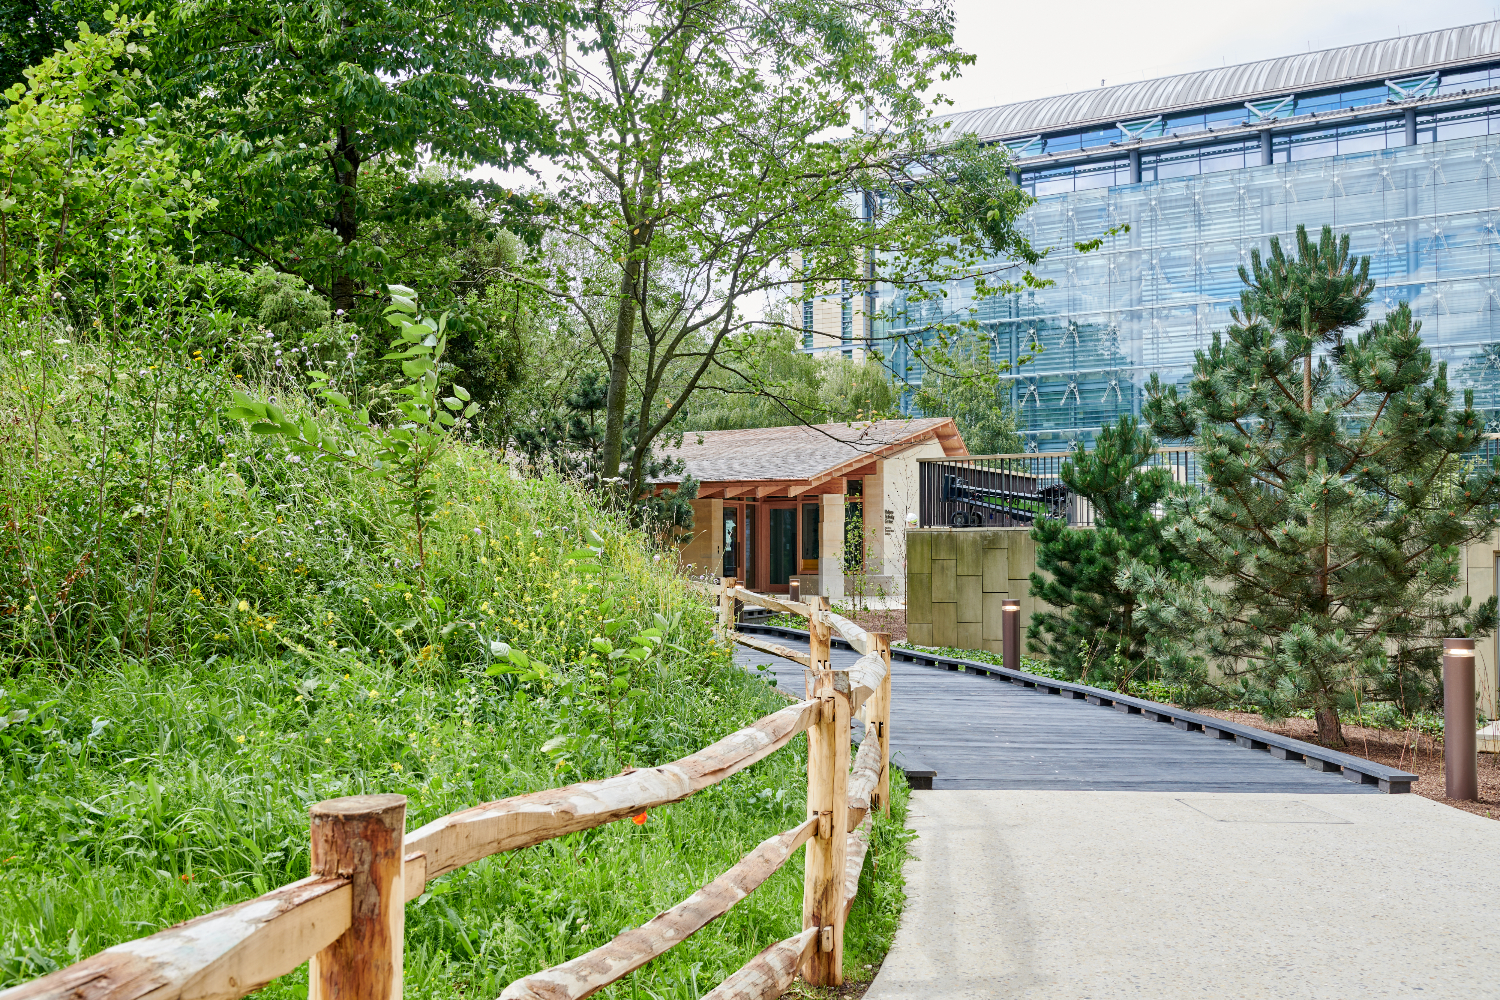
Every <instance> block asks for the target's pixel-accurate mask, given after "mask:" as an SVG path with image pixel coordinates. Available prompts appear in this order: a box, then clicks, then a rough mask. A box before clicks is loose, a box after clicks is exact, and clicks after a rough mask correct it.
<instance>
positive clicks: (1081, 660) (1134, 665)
mask: <svg viewBox="0 0 1500 1000" xmlns="http://www.w3.org/2000/svg"><path fill="white" fill-rule="evenodd" d="M1153 445H1154V442H1153V440H1152V437H1151V434H1150V433H1149V432H1148V431H1146V429H1145V428H1143V427H1141V426H1140V424H1139V423H1138V422H1137V421H1136V419H1135V418H1134V417H1128V416H1127V417H1121V418H1120V421H1119V423H1118V424H1116V425H1115V426H1113V427H1105V428H1104V429H1103V430H1101V431H1100V433H1099V436H1098V438H1097V439H1096V441H1095V445H1094V450H1093V451H1092V452H1089V451H1085V450H1084V447H1083V445H1081V444H1080V445H1079V446H1078V450H1077V451H1075V452H1074V453H1073V455H1072V457H1071V458H1070V459H1069V460H1068V461H1066V462H1064V463H1063V466H1062V479H1063V482H1065V483H1067V485H1068V488H1069V489H1071V490H1073V492H1075V493H1077V494H1079V495H1080V496H1082V497H1084V498H1085V499H1087V500H1088V501H1089V503H1090V504H1092V505H1093V508H1094V527H1093V528H1074V527H1069V526H1068V524H1067V522H1066V521H1065V520H1062V519H1060V518H1044V519H1040V520H1038V521H1037V523H1036V525H1035V527H1033V528H1032V529H1031V537H1032V538H1034V539H1035V540H1036V559H1037V566H1038V567H1039V568H1040V569H1041V570H1043V571H1045V572H1046V573H1047V576H1046V577H1043V576H1042V575H1041V574H1040V573H1032V574H1031V594H1032V596H1033V597H1035V598H1037V599H1038V600H1039V601H1046V602H1047V603H1048V604H1050V605H1052V607H1054V608H1056V609H1057V610H1056V611H1047V612H1039V613H1037V614H1035V615H1033V616H1032V619H1031V625H1030V626H1029V628H1028V630H1027V645H1028V646H1029V647H1030V648H1031V650H1032V651H1033V652H1035V653H1039V654H1041V655H1044V656H1046V657H1047V658H1048V660H1049V661H1050V662H1051V663H1052V664H1053V665H1054V666H1056V667H1060V668H1061V669H1062V670H1064V671H1066V672H1067V674H1068V676H1069V677H1076V678H1081V679H1083V680H1085V681H1090V682H1100V681H1103V682H1107V683H1110V684H1112V685H1113V686H1114V687H1115V689H1116V690H1128V689H1129V687H1130V685H1131V684H1132V683H1139V682H1140V681H1144V680H1146V679H1149V678H1148V672H1149V661H1148V659H1147V655H1148V654H1147V642H1146V639H1147V637H1146V634H1145V631H1144V629H1143V628H1142V625H1141V622H1140V621H1139V618H1138V615H1137V613H1136V612H1137V609H1138V607H1139V603H1140V596H1139V595H1138V594H1137V593H1136V592H1135V590H1134V589H1133V588H1131V587H1130V586H1128V585H1127V586H1125V587H1122V586H1121V585H1120V581H1119V580H1118V575H1119V571H1120V568H1121V565H1122V564H1123V563H1125V562H1127V561H1138V562H1141V563H1143V564H1146V565H1150V566H1155V567H1158V568H1160V569H1161V570H1162V572H1163V573H1164V574H1165V576H1166V577H1168V578H1170V579H1179V578H1183V577H1185V576H1187V575H1190V574H1191V567H1190V565H1189V564H1188V563H1187V562H1185V561H1184V560H1183V559H1182V558H1181V557H1180V556H1179V555H1178V553H1177V552H1176V549H1175V548H1174V546H1173V545H1172V544H1171V543H1169V542H1167V541H1166V540H1165V539H1164V538H1163V536H1162V531H1163V523H1162V521H1161V520H1160V519H1159V518H1158V517H1157V516H1156V509H1157V505H1158V504H1160V503H1161V502H1162V501H1163V499H1164V498H1166V497H1167V495H1168V494H1170V493H1171V492H1172V491H1173V489H1174V484H1173V481H1172V472H1171V470H1170V469H1166V468H1154V469H1148V468H1146V467H1145V466H1146V463H1147V462H1149V461H1150V459H1151V453H1152V448H1153Z"/></svg>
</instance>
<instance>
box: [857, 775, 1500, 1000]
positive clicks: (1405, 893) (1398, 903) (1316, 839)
mask: <svg viewBox="0 0 1500 1000" xmlns="http://www.w3.org/2000/svg"><path fill="white" fill-rule="evenodd" d="M1246 752H1247V753H1248V752H1250V751H1246ZM908 822H909V823H910V825H911V827H912V829H914V830H915V831H916V832H917V840H916V842H915V843H914V844H913V845H912V849H913V852H914V854H915V858H914V860H912V861H911V862H909V863H908V864H907V866H906V871H905V874H906V883H907V884H906V892H907V903H906V909H905V911H904V912H903V913H902V916H901V925H900V928H899V929H898V930H897V932H896V939H895V943H894V945H893V946H892V948H891V951H890V953H889V955H888V956H887V957H886V960H885V964H884V965H883V966H882V967H881V970H880V973H879V975H878V976H876V978H875V982H874V983H873V984H872V985H871V987H870V990H869V992H868V993H866V994H865V1000H915V998H921V1000H959V998H964V1000H976V998H991V997H994V998H999V997H1006V998H1009V997H1025V998H1027V1000H1064V998H1066V1000H1105V998H1115V997H1130V998H1134V1000H1141V998H1161V1000H1178V998H1185V997H1214V998H1221V997H1231V998H1235V1000H1246V998H1259V997H1278V998H1279V997H1296V998H1318V1000H1322V998H1328V1000H1353V998H1356V997H1358V998H1364V997H1372V998H1373V997H1426V998H1433V997H1443V998H1469V997H1493V996H1500V940H1497V938H1496V935H1495V930H1494V929H1495V927H1496V926H1497V925H1500V893H1497V892H1496V891H1495V889H1494V878H1493V876H1492V875H1491V869H1492V868H1493V864H1492V862H1491V860H1490V859H1492V858H1494V857H1496V856H1497V852H1500V823H1497V822H1496V821H1494V820H1491V819H1485V818H1484V817H1481V816H1474V815H1472V814H1470V813H1466V812H1461V811H1459V810H1457V809H1453V808H1450V807H1448V806H1444V805H1442V804H1440V803H1437V802H1433V801H1431V800H1429V799H1424V798H1422V797H1420V796H1417V795H1380V794H1376V795H1349V796H1331V795H1321V796H1304V795H1262V794H1248V795H1247V794H1238V795H1234V794H1231V795H1225V794H1180V793H1176V792H1062V791H971V792H939V791H931V792H913V793H912V804H911V812H910V816H909V820H908Z"/></svg>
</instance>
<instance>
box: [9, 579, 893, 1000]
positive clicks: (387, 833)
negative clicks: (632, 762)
mask: <svg viewBox="0 0 1500 1000" xmlns="http://www.w3.org/2000/svg"><path fill="white" fill-rule="evenodd" d="M695 586H696V587H698V588H699V589H700V590H704V591H707V592H708V593H710V594H711V595H712V596H715V597H717V598H718V599H719V605H720V622H719V624H720V633H721V635H722V636H723V637H724V638H725V639H726V640H728V641H738V642H742V643H745V644H747V645H752V646H755V647H756V648H757V649H766V648H767V647H769V646H771V645H772V644H770V643H762V642H760V641H759V640H753V639H751V638H750V637H749V636H741V635H739V634H738V633H737V632H735V630H734V608H735V602H736V601H742V602H745V603H750V604H758V605H761V606H763V607H767V608H770V609H771V610H773V611H780V612H785V613H789V614H794V615H799V616H802V617H804V618H806V619H807V625H808V632H809V635H810V637H811V652H810V654H808V655H806V656H804V655H802V654H799V653H794V652H793V651H791V650H788V649H785V648H784V647H777V648H776V649H773V650H769V651H772V652H777V651H779V655H784V656H789V657H790V658H791V659H794V660H796V661H797V662H799V663H803V664H804V665H805V666H807V667H808V675H807V676H808V681H807V690H806V692H805V697H804V698H803V699H802V700H800V701H798V702H797V703H796V704H793V705H790V706H788V707H786V708H784V709H782V710H781V711H779V712H774V713H772V714H771V715H767V716H765V717H764V718H762V719H759V720H758V721H756V722H755V723H753V724H752V725H749V726H747V727H745V728H744V729H741V730H739V731H738V732H736V733H731V734H730V735H728V736H726V737H724V738H723V739H721V740H719V741H718V742H717V743H714V744H713V745H711V746H708V747H705V748H703V749H702V750H699V751H698V752H697V753H694V754H691V755H689V756H687V757H684V758H682V759H681V760H678V761H675V762H673V763H671V764H665V765H662V766H660V767H647V768H634V769H627V770H626V771H625V772H623V773H621V774H618V775H616V776H614V777H612V778H605V779H603V780H601V781H586V782H582V783H579V784H576V785H568V786H566V787H564V788H552V789H546V790H544V791H540V792H532V793H530V794H527V795H517V796H514V797H512V798H508V799H501V800H499V801H497V802H487V803H485V804H483V805H478V806H473V807H471V808H469V809H464V810H460V811H459V812H455V813H450V814H449V815H447V816H444V817H442V818H440V819H435V820H433V821H432V822H431V823H428V824H427V825H425V826H422V827H419V828H417V829H416V830H413V831H411V832H410V833H407V832H406V797H405V796H402V795H358V796H353V797H351V798H342V799H330V800H328V801H326V802H320V803H318V804H317V805H315V806H313V807H312V809H311V810H310V813H311V838H312V843H311V854H312V874H311V875H310V876H308V877H307V878H305V879H302V880H301V881H300V882H293V883H292V884H291V885H285V886H282V887H281V888H279V889H274V890H272V891H271V892H268V893H266V894H265V895H263V896H259V897H257V898H255V899H251V900H248V901H246V902H243V903H239V904H237V905H235V906H230V907H227V908H225V909H223V910H219V911H217V912H214V913H210V914H207V915H205V916H202V917H198V918H196V919H194V920H189V921H187V922H186V923H182V924H178V925H177V926H175V927H169V928H167V929H166V930H164V931H161V932H159V933H157V934H153V935H151V936H150V937H145V938H139V939H137V940H134V941H127V942H125V943H124V944H118V945H115V946H114V947H112V948H107V949H105V950H104V951H101V952H99V953H98V954H97V955H94V956H93V957H91V958H87V959H85V960H83V961H82V962H79V963H77V964H76V965H70V966H68V967H67V968H65V969H59V970H58V971H56V972H53V973H50V974H49V975H46V976H43V977H41V978H40V979H34V980H32V981H31V982H28V983H23V984H22V985H20V986H16V987H13V988H11V989H8V990H5V991H3V992H0V1000H236V998H238V997H242V996H245V995H246V994H248V993H251V992H253V991H255V990H257V989H259V988H260V987H262V986H264V985H265V984H267V983H269V982H270V981H271V980H272V979H275V978H276V977H277V976H281V975H285V974H286V973H289V972H291V971H292V970H294V969H296V968H297V967H298V966H299V965H301V964H302V963H303V962H309V961H310V963H311V967H310V969H309V975H308V981H309V989H308V997H309V1000H400V997H401V986H402V961H401V960H402V946H403V936H404V927H405V905H406V903H407V902H408V901H410V900H413V899H415V898H417V897H418V896H419V895H421V893H422V891H423V888H424V887H425V886H426V885H427V883H428V882H431V881H432V880H433V879H435V878H437V877H438V876H440V875H443V874H445V873H447V872H451V871H454V870H455V869H458V868H462V867H463V866H464V865H467V864H470V863H472V862H474V861H478V860H479V859H481V858H484V857H488V856H490V855H492V854H498V853H500V852H501V851H514V850H519V849H520V848H523V847H531V846H533V845H535V844H540V843H542V842H543V841H547V840H551V839H552V838H554V837H561V836H564V835H566V834H569V833H575V832H577V831H579V830H588V829H591V828H593V827H597V826H602V825H603V824H605V823H612V822H615V821H616V820H620V819H624V818H626V817H628V816H634V815H639V814H640V813H641V812H642V811H643V810H646V809H649V808H653V807H656V806H664V805H667V804H669V803H672V802H678V801H681V800H682V799H685V798H687V797H688V796H689V795H692V794H693V793H694V792H697V791H701V790H702V789H704V788H707V787H708V786H710V785H713V784H715V783H717V782H720V781H723V780H724V779H725V778H727V777H729V776H730V775H732V774H735V773H737V772H739V771H742V770H744V769H745V768H747V767H749V766H750V765H751V764H754V763H755V762H756V761H758V760H762V759H763V758H765V757H768V756H770V755H771V754H772V753H774V752H776V751H777V750H779V749H781V748H782V747H784V746H786V745H787V744H788V743H789V742H791V740H792V738H793V737H794V736H796V735H797V734H798V733H802V732H806V733H807V734H808V763H807V809H808V813H807V818H806V820H805V821H803V822H802V823H801V824H799V825H798V826H796V827H794V828H793V829H791V830H787V831H785V832H784V833H779V834H777V835H776V836H774V837H771V838H770V839H769V840H766V841H764V842H763V843H761V844H760V846H758V847H756V848H755V849H754V850H753V851H751V852H750V853H749V854H747V855H745V857H744V858H743V859H742V860H741V861H740V862H739V863H738V864H736V865H735V866H734V867H732V868H730V869H729V870H728V871H727V872H725V873H724V874H722V875H720V876H719V877H718V878H716V879H714V880H713V881H712V882H709V883H708V884H707V885H705V886H704V887H703V888H701V889H699V890H698V891H697V892H695V893H693V895H691V896H689V897H688V898H687V899H685V900H683V901H682V902H681V903H679V904H678V905H676V906H674V907H672V908H671V909H670V910H667V911H666V912H664V913H661V914H658V915H657V916H656V917H654V918H652V919H651V920H649V921H647V922H646V923H645V924H642V925H641V926H640V927H636V928H633V929H630V930H625V931H621V932H620V933H619V934H618V935H616V936H615V937H614V939H613V940H611V941H609V942H608V943H607V944H604V945H601V946H600V947H598V948H595V949H594V950H592V951H590V952H588V953H586V954H583V955H580V956H578V957H577V958H574V959H572V960H570V961H567V962H564V963H563V964H561V965H558V966H554V967H553V968H550V969H544V970H542V971H540V972H534V973H532V974H531V975H528V976H525V977H523V978H521V979H518V980H516V981H515V982H513V983H511V984H510V985H509V986H507V987H506V988H505V990H504V992H503V993H501V997H502V998H503V1000H521V998H531V1000H542V998H546V1000H571V998H577V997H586V996H589V995H590V994H592V993H595V992H597V991H598V990H601V989H603V988H604V987H606V986H608V985H609V984H610V983H613V982H615V981H616V980H619V979H621V978H623V977H625V976H627V975H629V974H630V973H631V972H633V971H634V970H636V969H638V968H640V967H641V966H643V965H645V964H646V963H647V962H649V961H651V959H653V958H655V957H657V956H658V955H661V954H663V953H665V952H666V951H667V950H668V949H670V948H672V947H673V946H674V945H676V944H678V943H680V942H681V941H682V940H684V939H685V938H687V937H688V936H689V935H691V934H694V933H696V932H697V931H699V930H701V929H702V928H703V927H704V926H706V925H707V924H708V923H710V922H711V921H713V920H715V919H716V918H718V917H721V916H723V915H724V914H725V913H727V912H728V911H729V909H730V908H731V907H732V906H734V904H735V903H737V902H739V901H740V900H742V899H744V898H745V897H746V896H748V895H749V894H750V893H751V892H752V891H754V890H755V889H756V888H757V887H758V886H759V885H760V884H761V883H763V882H764V881H765V880H766V879H767V878H769V877H770V876H771V874H772V873H773V872H775V871H776V870H777V869H778V868H780V867H781V865H782V864H784V863H785V862H786V860H787V859H788V858H789V857H791V855H792V853H793V852H794V851H795V850H796V849H797V848H798V847H801V846H802V845H804V844H805V845H806V846H807V853H806V871H805V875H804V883H803V896H802V926H803V930H802V932H801V933H800V934H797V935H795V936H794V937H790V938H787V939H786V940H784V941H779V942H777V943H776V944H773V945H771V946H770V947H769V948H766V949H765V950H764V951H762V952H761V953H760V954H759V955H756V956H755V957H754V958H753V959H751V960H750V962H749V963H748V964H746V965H745V966H744V967H743V968H741V969H740V970H739V971H737V972H735V973H734V974H733V975H731V976H729V977H728V978H727V979H725V980H724V982H722V983H721V984H719V986H718V987H717V988H716V989H714V990H713V991H712V992H710V993H708V994H707V995H706V997H705V1000H709V998H712V1000H731V998H733V1000H761V998H766V997H776V996H780V995H781V994H782V993H783V992H785V991H786V990H787V988H788V987H790V985H791V983H792V981H793V979H795V978H796V975H797V973H798V972H799V971H800V972H801V974H802V976H803V978H804V979H806V980H807V981H808V982H809V983H811V984H813V985H819V986H828V985H837V984H839V983H841V982H842V981H843V940H844V921H845V919H846V918H847V916H848V913H849V909H850V906H851V905H852V904H853V901H854V895H855V891H856V889H857V888H858V885H859V873H860V869H861V867H862V865H863V863H864V856H865V851H866V849H867V848H868V846H869V830H870V819H869V814H870V811H871V809H872V808H880V809H883V810H886V811H887V812H889V808H890V805H889V802H888V788H889V773H888V768H889V759H890V752H889V742H888V733H887V730H888V728H889V725H888V723H889V721H890V642H889V639H888V637H887V636H885V635H882V634H880V633H868V632H865V631H864V630H863V629H861V628H860V627H859V626H857V625H855V624H854V623H852V622H850V621H848V620H846V619H844V618H842V617H840V616H838V615H835V614H832V613H831V612H829V611H828V609H827V605H826V603H825V602H823V601H820V600H816V599H815V600H814V601H812V602H809V603H802V602H793V601H780V600H776V599H774V598H768V597H764V596H762V595H760V594H755V593H752V592H751V591H748V590H745V589H743V588H741V587H736V586H735V584H734V581H733V580H725V581H723V582H722V583H720V584H718V585H716V586H712V587H710V586H707V585H703V584H695ZM834 629H837V630H838V632H839V634H840V635H842V636H843V637H844V639H845V640H847V641H848V642H849V644H850V645H852V646H853V647H854V648H855V649H857V650H859V651H860V652H861V653H862V654H863V655H862V656H861V657H860V659H859V661H858V662H857V663H856V664H855V665H854V666H853V667H852V668H851V669H849V670H847V671H836V670H833V669H832V666H831V663H830V661H829V655H828V649H829V639H830V638H831V634H832V631H833V630H834ZM858 712H862V713H863V717H864V718H866V719H868V720H869V721H868V723H867V725H866V729H865V739H864V742H863V743H862V744H861V746H860V751H859V755H858V758H857V759H856V760H855V762H854V767H853V770H852V772H851V770H850V764H849V756H850V750H849V744H850V740H849V733H850V718H851V713H858Z"/></svg>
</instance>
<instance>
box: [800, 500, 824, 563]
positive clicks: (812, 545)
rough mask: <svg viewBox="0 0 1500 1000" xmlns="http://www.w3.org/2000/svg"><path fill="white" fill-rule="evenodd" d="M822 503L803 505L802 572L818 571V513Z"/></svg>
mask: <svg viewBox="0 0 1500 1000" xmlns="http://www.w3.org/2000/svg"><path fill="white" fill-rule="evenodd" d="M821 506H822V504H816V503H805V504H803V505H802V572H803V573H807V574H809V575H811V574H815V573H817V572H818V514H819V510H818V508H820V507H821Z"/></svg>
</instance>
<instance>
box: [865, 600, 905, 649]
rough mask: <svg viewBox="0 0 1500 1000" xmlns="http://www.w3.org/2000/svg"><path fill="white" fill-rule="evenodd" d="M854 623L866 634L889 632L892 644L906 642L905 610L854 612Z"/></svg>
mask: <svg viewBox="0 0 1500 1000" xmlns="http://www.w3.org/2000/svg"><path fill="white" fill-rule="evenodd" d="M853 618H854V623H855V624H856V625H858V626H859V627H860V628H862V629H864V630H865V631H866V632H889V633H890V635H891V641H892V642H905V641H906V609H905V608H891V609H889V610H883V611H875V610H870V611H856V612H855V613H854V615H853Z"/></svg>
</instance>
